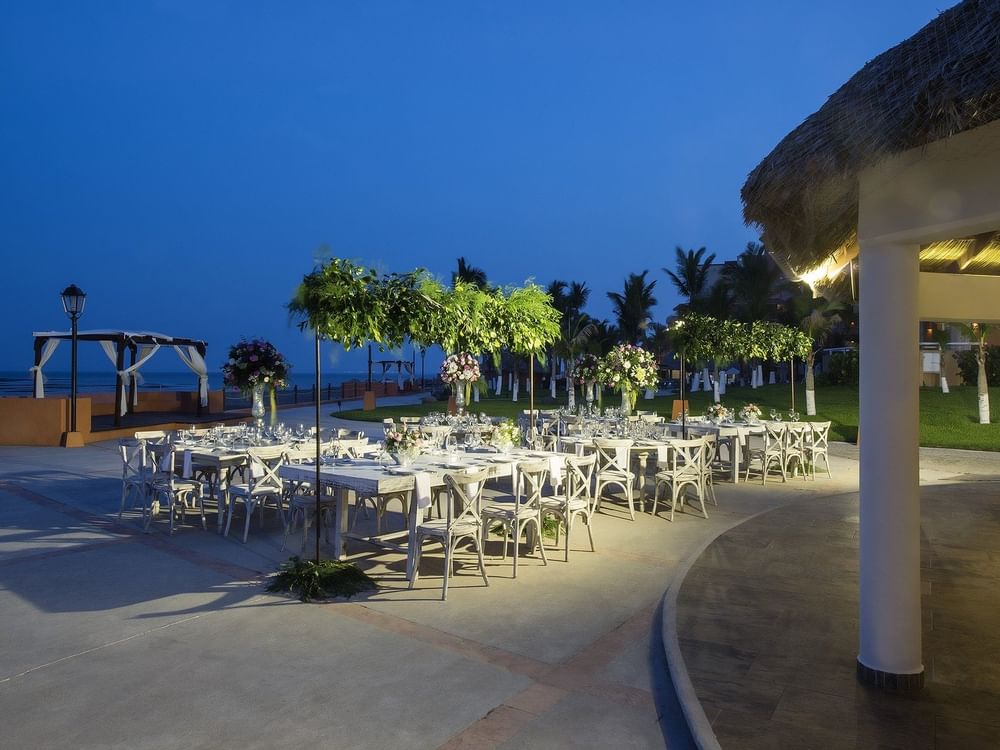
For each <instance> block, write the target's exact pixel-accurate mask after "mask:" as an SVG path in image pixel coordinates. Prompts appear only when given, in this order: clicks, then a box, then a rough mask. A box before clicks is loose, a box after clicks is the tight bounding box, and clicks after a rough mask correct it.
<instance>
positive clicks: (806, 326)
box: [792, 297, 844, 417]
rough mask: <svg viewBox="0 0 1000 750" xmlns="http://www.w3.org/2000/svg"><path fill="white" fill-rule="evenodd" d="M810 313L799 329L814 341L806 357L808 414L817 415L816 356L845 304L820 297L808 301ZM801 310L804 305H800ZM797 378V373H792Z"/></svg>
mask: <svg viewBox="0 0 1000 750" xmlns="http://www.w3.org/2000/svg"><path fill="white" fill-rule="evenodd" d="M802 299H803V298H802V297H799V298H796V299H795V300H793V302H799V301H800V300H802ZM806 304H807V305H808V307H809V308H811V309H809V311H808V313H807V314H806V315H805V316H803V317H802V319H801V320H800V321H799V327H800V328H801V329H802V330H803V331H805V332H806V335H808V336H809V338H811V339H812V341H813V345H812V348H811V349H810V350H809V354H808V355H806V414H807V415H809V416H811V417H812V416H815V415H816V377H815V375H814V373H813V370H814V368H815V366H816V355H817V354H818V353H819V352H820V351H821V350H822V348H823V344H824V343H825V342H826V340H827V338H829V336H830V334H831V333H832V332H833V329H834V328H836V327H837V325H838V324H839V323H840V316H839V315H838V314H837V311H838V310H841V309H842V308H843V306H844V305H843V303H842V302H841V301H840V300H839V299H837V298H836V297H831V298H830V299H829V300H827V299H824V298H822V297H820V298H819V299H818V300H812V299H810V300H808V302H807V303H806ZM795 306H796V307H799V309H800V310H801V309H802V307H803V305H802V303H801V302H800V303H799V304H798V305H795ZM792 378H793V379H794V378H795V373H792Z"/></svg>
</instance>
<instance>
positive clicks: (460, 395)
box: [455, 381, 465, 415]
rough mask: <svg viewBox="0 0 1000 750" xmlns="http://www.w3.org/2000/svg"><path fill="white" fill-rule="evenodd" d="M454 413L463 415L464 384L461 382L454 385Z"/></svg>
mask: <svg viewBox="0 0 1000 750" xmlns="http://www.w3.org/2000/svg"><path fill="white" fill-rule="evenodd" d="M455 412H456V413H457V414H460V415H461V414H465V383H464V382H462V381H457V382H456V383H455Z"/></svg>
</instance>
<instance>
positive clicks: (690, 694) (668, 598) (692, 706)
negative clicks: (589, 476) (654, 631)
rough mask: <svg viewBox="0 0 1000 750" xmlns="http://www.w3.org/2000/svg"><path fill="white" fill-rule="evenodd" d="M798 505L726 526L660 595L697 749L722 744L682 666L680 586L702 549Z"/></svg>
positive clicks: (676, 680)
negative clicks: (746, 525)
mask: <svg viewBox="0 0 1000 750" xmlns="http://www.w3.org/2000/svg"><path fill="white" fill-rule="evenodd" d="M856 494H857V492H834V493H832V494H831V495H830V496H829V497H841V496H846V495H856ZM798 502H800V499H798V498H797V499H793V500H790V501H789V502H787V503H784V504H782V505H778V506H775V507H774V508H767V509H766V510H762V511H760V512H758V513H754V514H753V515H750V516H747V517H746V518H741V519H740V520H739V521H738V522H737V523H734V524H733V525H732V526H727V527H726V528H725V529H722V530H721V531H720V532H719V533H718V534H716V535H715V536H713V537H712V538H711V539H707V540H706V541H705V542H704V543H703V544H701V545H700V546H699V547H698V548H697V549H696V550H695V551H694V552H692V553H691V554H690V555H688V557H687V558H686V559H685V560H683V561H682V562H681V564H680V566H679V567H678V568H677V572H676V573H675V574H674V578H673V580H672V581H671V583H670V587H669V588H668V589H667V591H666V593H665V594H664V595H663V602H662V604H661V605H660V606H661V610H662V613H663V630H662V633H661V635H662V641H663V650H664V652H665V653H666V655H667V668H668V669H669V671H670V680H671V681H672V682H673V684H674V693H675V694H676V695H677V700H678V702H679V703H680V706H681V711H682V712H683V713H684V719H685V720H686V721H687V724H688V730H689V731H690V732H691V737H692V738H693V739H694V743H695V745H696V746H697V747H698V748H699V750H722V745H720V744H719V740H718V738H717V737H716V736H715V731H714V730H713V729H712V724H711V722H710V721H709V720H708V716H706V715H705V709H704V708H702V705H701V701H700V700H699V699H698V694H697V692H696V691H695V689H694V683H693V682H691V675H690V674H688V670H687V664H685V663H684V655H683V654H682V653H681V644H680V639H679V637H678V635H677V598H678V596H680V592H681V586H683V585H684V580H685V579H686V578H687V575H688V573H689V572H691V568H693V567H694V564H695V563H696V562H698V560H699V559H700V558H701V556H702V554H704V552H705V550H707V549H708V548H709V546H711V545H712V544H714V543H715V542H716V540H718V539H719V538H720V537H721V536H722V535H723V534H727V533H729V532H730V531H732V530H733V529H735V528H736V527H737V526H742V525H743V524H745V523H747V522H748V521H752V520H753V519H755V518H757V517H758V516H763V515H765V514H766V513H774V512H775V511H778V510H781V509H782V508H787V507H788V506H790V505H795V504H796V503H798Z"/></svg>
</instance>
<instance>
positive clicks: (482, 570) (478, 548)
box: [472, 537, 490, 586]
mask: <svg viewBox="0 0 1000 750" xmlns="http://www.w3.org/2000/svg"><path fill="white" fill-rule="evenodd" d="M472 541H473V543H474V544H475V545H476V556H477V557H478V558H479V572H480V573H481V574H482V576H483V582H484V583H485V584H486V585H487V586H489V585H490V579H489V577H487V575H486V561H485V560H484V559H483V548H482V546H481V545H480V544H479V540H478V539H476V537H472Z"/></svg>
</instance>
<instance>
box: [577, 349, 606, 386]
mask: <svg viewBox="0 0 1000 750" xmlns="http://www.w3.org/2000/svg"><path fill="white" fill-rule="evenodd" d="M600 364H601V360H600V359H598V357H597V355H596V354H581V355H580V357H579V358H578V359H577V360H576V364H574V365H573V379H574V380H575V381H576V383H577V385H586V384H587V383H593V382H596V381H597V379H598V368H599V367H600Z"/></svg>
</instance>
